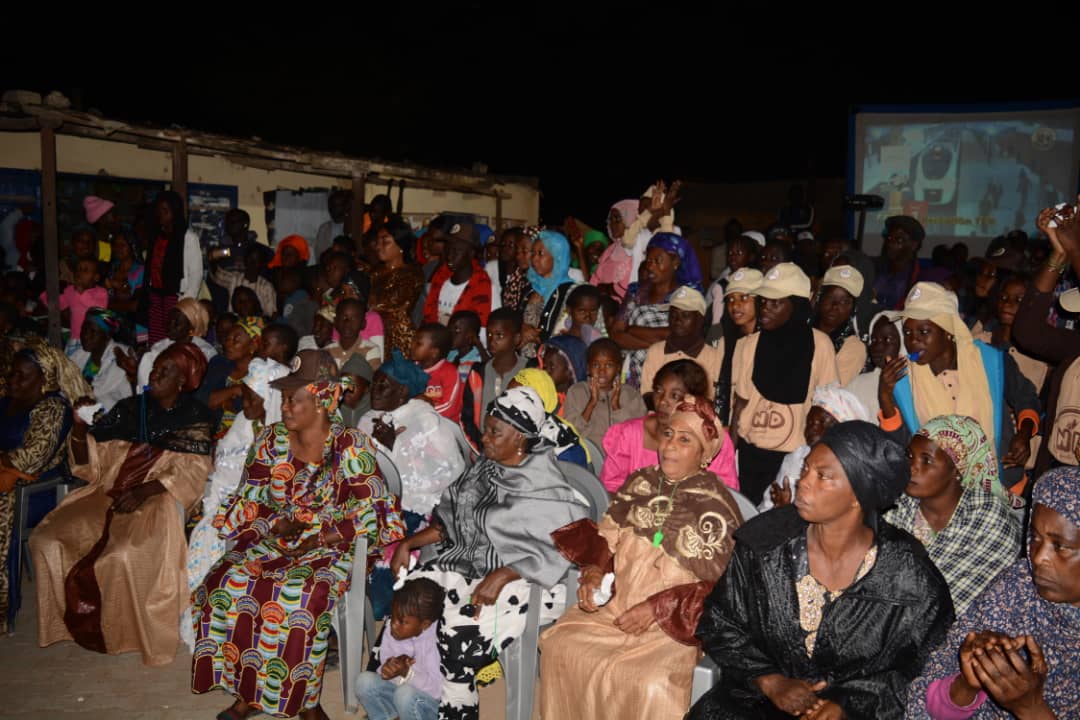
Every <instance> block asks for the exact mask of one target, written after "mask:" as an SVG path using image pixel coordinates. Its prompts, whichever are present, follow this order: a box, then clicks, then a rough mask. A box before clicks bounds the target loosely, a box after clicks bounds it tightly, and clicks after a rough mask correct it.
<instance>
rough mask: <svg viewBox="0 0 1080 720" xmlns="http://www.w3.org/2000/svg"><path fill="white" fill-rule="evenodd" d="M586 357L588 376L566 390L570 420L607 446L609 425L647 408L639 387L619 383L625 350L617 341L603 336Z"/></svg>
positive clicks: (643, 413) (638, 414)
mask: <svg viewBox="0 0 1080 720" xmlns="http://www.w3.org/2000/svg"><path fill="white" fill-rule="evenodd" d="M586 359H587V362H588V368H589V377H588V379H587V380H582V381H581V382H578V383H575V384H574V385H572V386H571V387H570V389H569V390H567V391H566V403H565V405H564V409H565V414H566V420H567V421H568V422H569V423H570V424H571V425H573V426H574V427H575V428H577V430H578V432H580V433H581V434H582V435H583V436H584V437H586V438H588V439H589V440H592V441H593V442H594V443H596V446H597V447H603V440H604V433H606V432H607V431H608V428H610V427H611V426H612V425H615V424H617V423H621V422H625V421H627V420H633V419H634V418H639V417H644V416H645V414H646V412H647V409H646V407H645V401H644V400H643V399H642V398H641V393H639V392H638V391H637V389H636V388H634V387H633V386H631V385H623V384H622V383H620V382H619V372H620V371H621V370H622V363H623V360H622V350H620V348H619V346H618V344H616V342H615V341H614V340H611V339H608V338H601V339H600V340H597V341H596V342H594V343H593V344H592V345H590V346H589V350H588V353H587V355H586Z"/></svg>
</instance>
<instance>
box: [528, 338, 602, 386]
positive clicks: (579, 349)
mask: <svg viewBox="0 0 1080 720" xmlns="http://www.w3.org/2000/svg"><path fill="white" fill-rule="evenodd" d="M553 352H555V353H559V354H560V355H562V356H563V357H564V358H565V359H566V364H567V365H569V366H570V382H571V384H573V383H576V382H580V381H581V380H584V379H586V378H587V377H588V375H589V371H588V361H587V360H586V358H585V356H586V354H587V352H588V348H587V347H586V345H585V343H584V342H583V341H582V340H581V338H578V337H574V336H573V335H554V336H552V337H550V338H548V340H547V342H545V343H544V344H543V345H541V346H540V350H539V351H538V352H537V353H536V358H537V360H538V361H539V362H540V367H541V369H543V368H544V363H545V362H546V360H545V358H546V357H548V353H553Z"/></svg>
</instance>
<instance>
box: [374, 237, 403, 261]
mask: <svg viewBox="0 0 1080 720" xmlns="http://www.w3.org/2000/svg"><path fill="white" fill-rule="evenodd" d="M401 256H402V252H401V248H400V247H399V246H398V244H397V243H396V242H394V236H393V235H391V234H390V232H389V231H388V230H386V229H382V230H379V234H378V237H376V238H375V257H377V258H379V262H384V263H388V262H394V261H397V260H398V259H399V258H401Z"/></svg>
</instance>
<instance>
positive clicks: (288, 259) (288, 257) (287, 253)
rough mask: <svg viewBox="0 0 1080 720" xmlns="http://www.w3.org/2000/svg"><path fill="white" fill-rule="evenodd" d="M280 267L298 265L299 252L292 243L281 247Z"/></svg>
mask: <svg viewBox="0 0 1080 720" xmlns="http://www.w3.org/2000/svg"><path fill="white" fill-rule="evenodd" d="M281 265H282V267H297V266H299V265H300V253H298V252H297V251H296V248H294V247H293V246H292V245H286V246H285V247H283V248H281Z"/></svg>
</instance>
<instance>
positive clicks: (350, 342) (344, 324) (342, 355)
mask: <svg viewBox="0 0 1080 720" xmlns="http://www.w3.org/2000/svg"><path fill="white" fill-rule="evenodd" d="M366 316H367V309H366V308H365V306H364V303H363V302H361V301H360V300H358V299H357V298H344V299H343V300H341V301H339V302H338V305H337V309H336V310H335V311H334V329H335V330H337V334H338V340H337V342H336V343H331V344H330V345H327V346H326V347H325V350H326V351H327V352H328V353H330V354H331V355H332V356H333V357H334V360H335V361H337V364H338V368H340V367H341V366H342V365H344V364H345V361H346V360H348V359H349V357H350V356H352V355H354V354H357V355H360V357H362V358H364V359H365V360H367V361H368V362H369V363H370V364H371V367H372V369H374V370H378V369H379V365H381V364H382V348H380V347H379V346H378V345H375V344H374V343H373V342H371V341H370V340H368V339H367V338H365V337H364V335H363V333H364V326H365V325H366V324H367V317H366Z"/></svg>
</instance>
